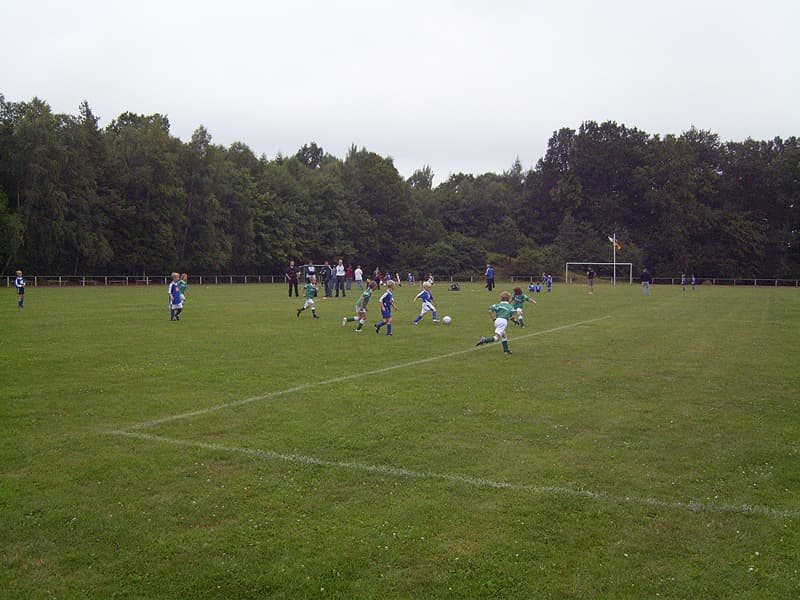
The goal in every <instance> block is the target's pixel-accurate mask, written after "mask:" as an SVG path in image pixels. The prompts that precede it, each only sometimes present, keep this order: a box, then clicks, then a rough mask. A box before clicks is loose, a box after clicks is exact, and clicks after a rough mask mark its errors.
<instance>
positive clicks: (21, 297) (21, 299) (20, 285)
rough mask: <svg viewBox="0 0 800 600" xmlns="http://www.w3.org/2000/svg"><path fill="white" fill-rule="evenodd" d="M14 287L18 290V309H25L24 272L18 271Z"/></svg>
mask: <svg viewBox="0 0 800 600" xmlns="http://www.w3.org/2000/svg"><path fill="white" fill-rule="evenodd" d="M14 287H15V288H17V308H24V304H25V279H23V277H22V271H17V277H16V279H14Z"/></svg>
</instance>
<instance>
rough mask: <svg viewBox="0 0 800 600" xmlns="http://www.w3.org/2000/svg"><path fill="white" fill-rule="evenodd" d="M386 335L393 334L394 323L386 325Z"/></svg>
mask: <svg viewBox="0 0 800 600" xmlns="http://www.w3.org/2000/svg"><path fill="white" fill-rule="evenodd" d="M386 335H392V324H391V323H389V324H388V325H387V326H386Z"/></svg>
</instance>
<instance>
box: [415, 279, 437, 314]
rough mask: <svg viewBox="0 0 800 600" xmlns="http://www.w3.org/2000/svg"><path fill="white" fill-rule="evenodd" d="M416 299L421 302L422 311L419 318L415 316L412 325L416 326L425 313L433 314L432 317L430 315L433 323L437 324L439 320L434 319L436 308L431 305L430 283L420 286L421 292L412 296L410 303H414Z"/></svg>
mask: <svg viewBox="0 0 800 600" xmlns="http://www.w3.org/2000/svg"><path fill="white" fill-rule="evenodd" d="M417 298H419V299H421V300H422V310H421V311H420V313H419V316H417V318H416V319H414V320H413V321H412V323H413V324H414V325H418V324H419V322H420V321H421V320H422V317H424V316H425V315H426V314H427V313H433V315H431V316H432V317H433V322H434V323H438V322H439V319H437V318H436V307H435V306H434V305H433V294H431V284H430V282H428V281H426V282H424V283H423V284H422V291H421V292H420V293H419V294H417V295H416V296H414V300H412V302H416V301H417Z"/></svg>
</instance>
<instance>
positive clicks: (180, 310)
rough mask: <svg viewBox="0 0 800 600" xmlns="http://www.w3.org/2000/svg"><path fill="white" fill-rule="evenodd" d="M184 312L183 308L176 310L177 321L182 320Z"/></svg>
mask: <svg viewBox="0 0 800 600" xmlns="http://www.w3.org/2000/svg"><path fill="white" fill-rule="evenodd" d="M182 312H183V309H182V308H178V309H176V310H175V318H176V319H178V320H180V318H181V313H182Z"/></svg>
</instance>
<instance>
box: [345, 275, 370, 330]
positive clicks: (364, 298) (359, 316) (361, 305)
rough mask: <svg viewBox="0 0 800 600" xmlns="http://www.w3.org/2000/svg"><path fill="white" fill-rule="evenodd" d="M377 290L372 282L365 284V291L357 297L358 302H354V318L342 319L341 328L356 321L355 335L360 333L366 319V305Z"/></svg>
mask: <svg viewBox="0 0 800 600" xmlns="http://www.w3.org/2000/svg"><path fill="white" fill-rule="evenodd" d="M377 289H378V285H377V284H376V283H375V282H374V281H370V282H369V283H368V284H367V289H365V290H364V291H363V292H361V295H360V296H359V297H358V302H356V316H354V317H344V318H343V319H342V327H344V326H345V325H347V324H348V323H351V322H353V321H358V327H356V333H361V329H362V328H363V327H364V321H365V320H366V318H367V304H369V300H370V298H372V292H374V291H375V290H377Z"/></svg>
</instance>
